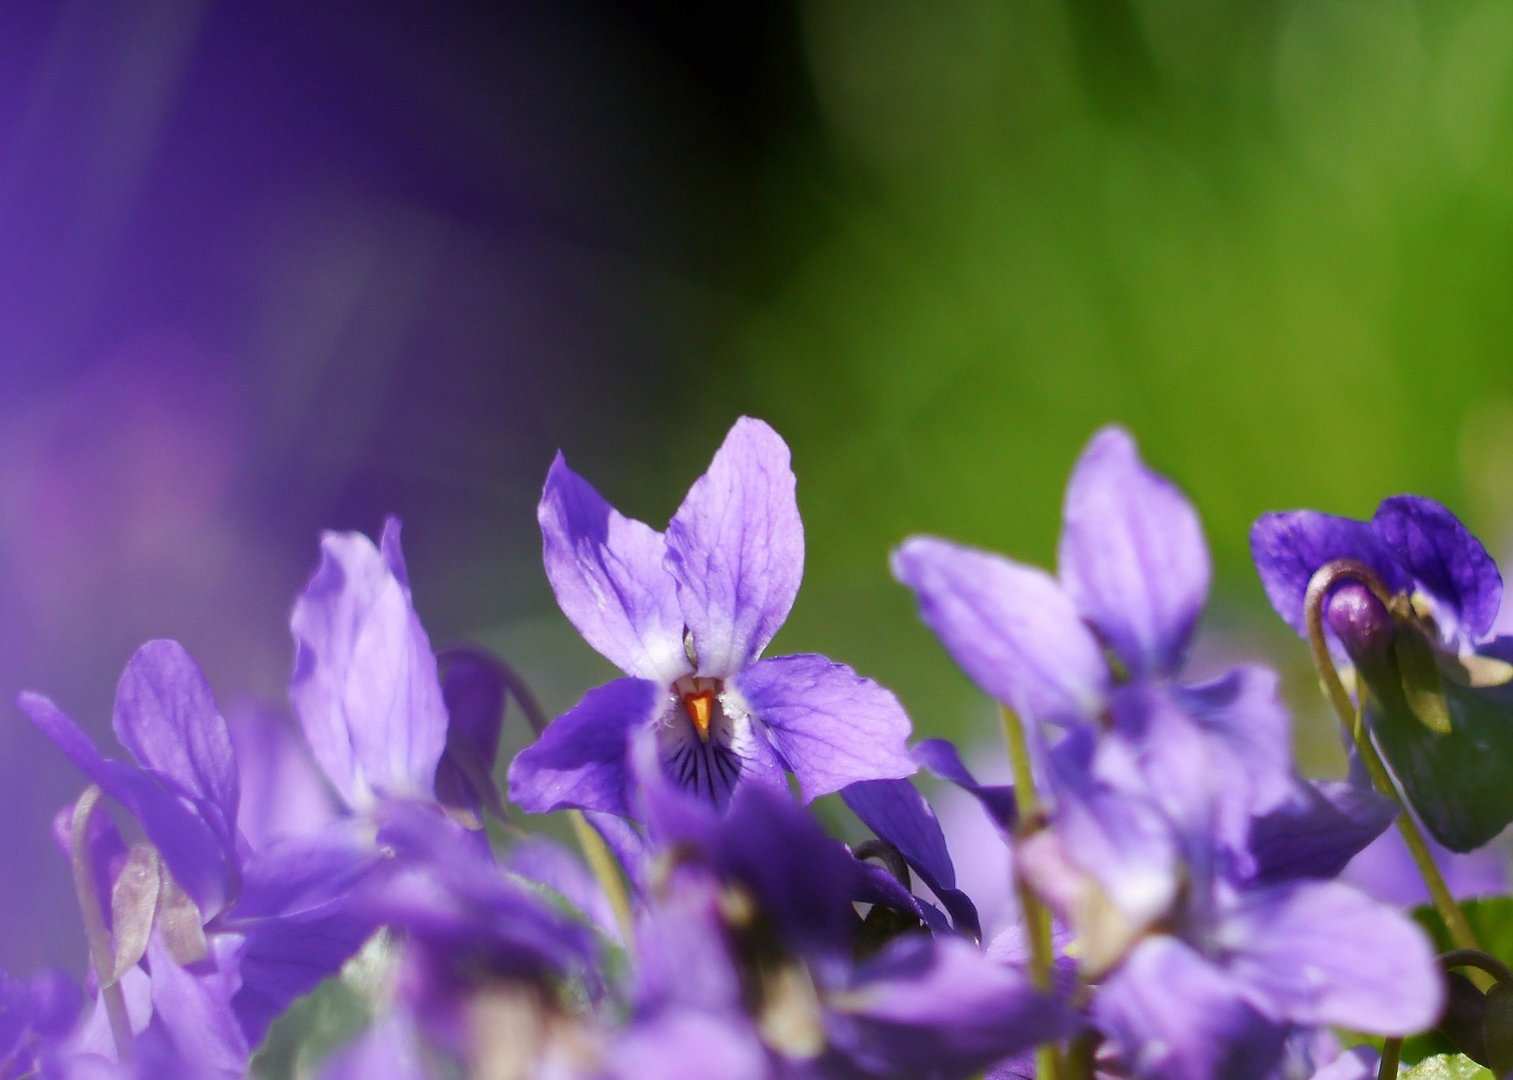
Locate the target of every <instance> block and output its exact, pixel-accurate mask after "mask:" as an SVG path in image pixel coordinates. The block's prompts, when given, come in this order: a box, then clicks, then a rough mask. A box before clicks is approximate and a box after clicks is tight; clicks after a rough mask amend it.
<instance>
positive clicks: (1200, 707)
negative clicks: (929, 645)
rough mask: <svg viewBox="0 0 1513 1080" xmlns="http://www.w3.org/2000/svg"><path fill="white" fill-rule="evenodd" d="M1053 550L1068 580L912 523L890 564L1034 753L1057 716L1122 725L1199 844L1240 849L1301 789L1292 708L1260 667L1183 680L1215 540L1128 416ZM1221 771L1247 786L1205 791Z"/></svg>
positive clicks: (1075, 494) (1093, 445) (1090, 462)
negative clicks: (1012, 715)
mask: <svg viewBox="0 0 1513 1080" xmlns="http://www.w3.org/2000/svg"><path fill="white" fill-rule="evenodd" d="M1058 561H1059V563H1060V567H1061V573H1060V579H1059V580H1058V579H1056V578H1052V577H1051V576H1050V575H1049V574H1047V573H1045V572H1044V571H1043V570H1039V569H1037V568H1034V567H1029V566H1024V565H1022V564H1020V563H1017V562H1014V561H1012V560H1009V559H1007V558H1004V557H1002V556H999V555H994V554H990V553H988V552H985V551H978V550H975V549H972V548H967V547H963V546H960V545H957V544H953V543H950V542H948V541H945V540H938V539H934V538H930V537H915V538H912V539H910V540H907V541H905V543H904V544H903V545H902V546H901V547H900V548H899V549H898V550H897V551H895V552H894V555H893V571H894V574H895V576H896V577H897V578H898V579H899V580H900V581H902V582H903V583H904V584H905V585H907V586H909V587H910V588H911V589H912V590H913V591H914V593H915V595H916V596H917V597H918V599H919V605H920V613H921V616H922V617H923V619H924V621H925V623H926V624H927V625H928V626H929V627H930V628H931V629H932V630H934V631H935V634H936V636H937V637H938V638H939V639H940V640H941V642H942V644H944V645H945V647H946V649H947V651H948V652H949V653H950V654H951V656H952V657H953V658H954V659H955V660H956V662H957V663H958V664H959V665H960V666H961V667H962V669H963V670H964V671H966V673H967V674H968V675H969V676H970V677H971V678H972V680H973V681H974V682H975V683H977V685H978V686H979V687H981V688H982V689H983V690H984V691H986V692H987V693H988V694H989V695H990V696H991V697H993V698H994V699H995V700H997V701H1000V702H1003V703H1004V704H1006V705H1007V706H1009V707H1010V708H1012V709H1013V710H1015V711H1016V712H1017V713H1018V714H1019V715H1020V716H1022V717H1023V718H1024V719H1025V720H1026V721H1028V731H1029V733H1030V735H1031V744H1032V745H1031V751H1032V757H1042V756H1043V754H1044V748H1045V744H1046V741H1047V740H1048V739H1049V738H1050V735H1049V732H1050V731H1055V730H1063V731H1076V730H1089V729H1100V728H1101V727H1103V726H1104V725H1108V726H1111V727H1115V728H1120V729H1123V730H1125V731H1126V733H1127V734H1128V735H1129V736H1130V738H1129V739H1128V740H1127V742H1126V745H1127V746H1129V747H1130V748H1131V753H1130V755H1129V756H1128V757H1127V758H1126V759H1125V760H1123V761H1122V762H1119V763H1118V764H1119V766H1120V767H1121V768H1123V769H1124V770H1125V771H1126V772H1127V773H1128V774H1130V775H1131V776H1140V777H1143V778H1144V781H1145V782H1149V784H1150V788H1151V790H1153V791H1156V792H1158V793H1159V797H1160V798H1161V799H1162V800H1163V801H1164V803H1165V806H1164V810H1165V811H1166V812H1167V813H1168V814H1170V815H1172V816H1173V818H1174V820H1179V821H1180V822H1181V824H1182V825H1183V826H1184V828H1185V829H1186V830H1187V832H1188V833H1189V834H1190V840H1191V844H1190V845H1189V846H1195V847H1199V848H1202V847H1204V846H1206V845H1207V844H1208V843H1209V842H1210V838H1211V837H1217V838H1218V839H1219V841H1220V842H1221V843H1222V845H1223V846H1224V847H1226V848H1228V849H1229V850H1231V851H1233V852H1243V851H1244V849H1245V846H1246V840H1247V836H1248V831H1249V824H1250V818H1251V816H1252V815H1258V814H1264V813H1267V812H1271V811H1276V810H1280V809H1281V808H1283V807H1286V806H1287V805H1288V804H1289V803H1291V802H1293V801H1295V800H1298V799H1300V798H1303V797H1305V794H1304V792H1303V785H1302V783H1301V781H1300V780H1299V779H1298V778H1297V777H1296V775H1295V774H1294V772H1293V770H1292V759H1291V747H1290V741H1289V740H1290V736H1289V731H1288V718H1287V714H1286V712H1285V711H1284V710H1283V709H1282V708H1281V706H1280V705H1279V704H1278V702H1277V701H1276V694H1275V690H1276V677H1275V676H1274V675H1272V674H1271V673H1270V672H1268V671H1266V670H1264V669H1262V668H1259V667H1251V666H1245V667H1239V668H1235V669H1234V670H1232V671H1230V672H1229V673H1227V674H1226V675H1224V676H1221V677H1220V678H1218V679H1215V680H1212V681H1210V682H1208V683H1205V684H1202V685H1198V686H1184V685H1180V684H1178V683H1176V682H1175V678H1176V675H1177V673H1178V672H1179V671H1180V669H1181V666H1182V661H1183V658H1184V657H1185V656H1186V653H1187V651H1188V648H1189V645H1190V641H1191V637H1192V632H1193V628H1194V626H1195V625H1196V623H1197V621H1198V616H1199V613H1200V611H1201V609H1202V605H1203V602H1204V599H1205V598H1206V596H1207V592H1208V581H1209V560H1208V549H1207V547H1206V545H1205V544H1204V541H1203V533H1202V529H1201V527H1200V525H1199V523H1198V517H1197V514H1196V512H1195V511H1194V510H1193V508H1192V506H1191V505H1190V504H1189V503H1188V502H1187V500H1186V498H1184V497H1183V495H1182V494H1181V492H1179V491H1178V490H1177V488H1176V487H1175V486H1174V485H1173V484H1172V483H1171V482H1170V481H1168V480H1167V479H1165V478H1164V477H1162V476H1159V475H1157V474H1156V473H1154V472H1152V471H1151V470H1150V469H1149V468H1147V467H1146V466H1145V464H1144V462H1142V461H1141V460H1140V457H1139V454H1138V452H1137V450H1136V448H1135V444H1134V440H1133V439H1131V438H1130V436H1129V435H1128V433H1126V432H1125V431H1123V430H1121V429H1119V428H1105V429H1104V430H1102V431H1100V432H1099V433H1098V434H1097V435H1096V436H1094V438H1093V439H1092V441H1091V442H1090V443H1089V444H1088V446H1087V448H1086V449H1085V450H1084V451H1083V453H1082V456H1081V457H1080V458H1079V460H1078V462H1077V466H1076V468H1075V469H1074V471H1073V473H1072V478H1071V481H1070V483H1069V484H1068V486H1067V494H1066V502H1065V506H1064V510H1063V528H1062V534H1061V543H1060V548H1059V555H1058ZM1157 727H1159V728H1160V729H1161V730H1159V731H1157V730H1155V728H1157ZM1111 764H1112V759H1111ZM1219 787H1224V788H1226V789H1227V790H1228V791H1229V792H1230V794H1232V795H1233V794H1235V793H1243V797H1241V798H1238V799H1235V798H1230V799H1226V800H1225V801H1224V802H1223V803H1222V804H1220V803H1215V802H1213V801H1212V800H1211V799H1207V798H1205V797H1203V792H1204V791H1207V790H1210V789H1217V788H1219ZM1220 812H1223V813H1224V814H1225V815H1226V818H1225V820H1215V819H1214V815H1215V814H1218V813H1220ZM1373 835H1374V834H1373ZM1368 839H1369V837H1367V838H1365V839H1363V840H1362V841H1361V843H1362V844H1364V843H1365V842H1366V840H1368Z"/></svg>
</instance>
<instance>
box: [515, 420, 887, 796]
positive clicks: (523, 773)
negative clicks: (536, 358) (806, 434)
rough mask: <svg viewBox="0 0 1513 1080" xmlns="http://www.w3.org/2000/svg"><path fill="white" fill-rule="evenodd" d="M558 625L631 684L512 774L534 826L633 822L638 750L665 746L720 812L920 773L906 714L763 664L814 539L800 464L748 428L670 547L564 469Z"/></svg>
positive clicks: (551, 498) (592, 695) (821, 663)
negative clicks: (613, 818)
mask: <svg viewBox="0 0 1513 1080" xmlns="http://www.w3.org/2000/svg"><path fill="white" fill-rule="evenodd" d="M538 517H539V519H540V522H541V532H542V537H543V540H544V554H545V563H546V573H547V577H548V579H549V580H550V581H551V584H552V589H553V590H554V591H555V593H556V595H557V602H558V604H559V605H560V606H561V607H562V611H563V613H564V614H565V615H566V616H567V617H568V619H569V620H570V621H571V622H572V623H573V625H574V626H576V627H577V628H578V631H579V632H580V633H581V634H582V635H583V637H584V639H585V640H587V641H588V643H589V644H590V645H592V646H593V647H594V648H595V649H597V650H598V651H599V652H600V653H602V654H603V655H604V656H605V657H606V658H607V659H608V660H610V661H611V662H612V663H614V664H615V665H616V666H618V667H619V668H620V669H621V670H622V671H624V672H625V674H626V676H627V677H626V678H623V679H619V680H617V681H615V682H612V683H609V684H608V685H606V686H602V687H600V688H599V689H597V690H592V691H590V692H589V693H588V694H587V696H585V697H584V698H583V700H582V701H581V702H579V704H578V705H577V706H575V707H574V708H573V709H571V710H569V711H568V712H567V713H565V714H564V715H562V716H561V717H559V718H558V719H557V720H556V721H555V722H554V723H552V724H551V725H550V726H549V727H548V728H547V730H546V732H545V733H544V734H543V735H542V736H541V738H540V739H539V740H538V741H537V742H536V744H535V745H533V746H531V747H528V748H527V749H525V750H524V751H522V752H521V753H520V754H519V755H518V756H517V757H516V758H515V761H514V763H513V764H512V765H511V767H510V793H511V796H512V797H513V798H514V800H515V801H516V802H518V803H519V804H520V805H521V806H522V807H524V808H525V809H526V810H528V811H531V812H534V813H545V812H548V811H551V810H557V809H560V808H563V807H578V808H581V809H586V810H603V811H608V812H610V813H613V814H619V815H623V816H632V798H631V792H630V783H629V780H630V770H629V767H628V764H627V757H626V754H627V747H628V745H629V742H630V741H631V739H632V738H633V736H634V735H635V734H636V733H637V732H640V731H643V730H647V729H651V730H654V731H655V732H656V734H657V739H658V745H659V749H660V757H661V760H662V764H663V768H664V769H665V770H666V772H667V774H668V775H669V776H670V777H672V778H674V779H675V781H676V782H677V783H678V784H680V785H681V786H682V787H684V788H686V789H687V790H689V791H697V792H699V793H700V794H701V795H702V796H703V797H704V798H706V799H707V800H708V801H710V802H711V803H714V804H715V805H717V806H724V805H725V804H726V803H727V802H728V801H729V799H730V797H731V795H732V793H733V792H734V791H736V790H737V789H738V788H739V787H740V786H742V785H743V784H744V783H745V782H748V781H753V782H756V783H763V784H768V785H770V786H775V787H777V786H782V785H783V783H784V781H783V771H784V770H788V771H790V772H792V773H793V774H794V775H795V776H797V777H798V781H799V787H800V788H801V789H802V791H803V794H804V797H805V798H806V799H813V798H815V797H817V796H820V795H824V794H827V793H829V792H832V791H836V790H839V789H840V788H842V787H844V786H846V785H847V784H849V783H852V782H853V781H857V780H871V779H880V778H885V777H901V776H907V775H909V774H911V773H913V772H914V771H915V769H916V766H915V763H914V761H913V759H912V758H910V756H909V754H908V751H907V748H906V745H905V743H906V741H907V739H908V735H909V720H908V717H907V716H906V715H905V714H904V711H903V709H902V708H901V707H900V706H899V704H898V701H897V700H896V699H895V698H894V696H893V695H892V694H891V693H889V692H888V691H887V690H885V689H883V688H882V687H881V686H879V685H878V684H877V683H875V682H872V681H871V680H870V679H864V678H862V677H861V676H859V675H857V674H856V673H855V672H854V671H852V670H851V669H850V668H848V667H846V666H845V665H843V664H837V663H835V662H833V661H831V660H828V659H826V658H825V657H823V656H816V655H812V654H805V655H798V656H781V657H774V658H769V659H765V660H764V659H759V657H760V656H761V653H762V650H763V649H764V648H765V647H766V646H767V643H768V642H769V641H770V640H771V639H772V636H773V634H774V633H776V631H777V629H778V627H779V626H781V625H782V623H783V620H784V619H786V618H787V616H788V611H789V609H790V608H791V607H792V606H793V600H794V597H795V595H796V594H797V592H798V587H799V579H800V577H801V576H802V574H803V562H804V534H803V527H802V525H801V523H800V521H799V514H798V505H797V503H796V501H795V499H794V477H793V472H792V470H791V469H790V467H789V460H788V448H787V446H786V445H784V443H783V440H782V439H781V438H779V436H778V435H777V433H776V432H774V431H773V430H772V429H771V428H770V427H768V426H767V425H766V424H764V423H762V422H761V421H760V420H753V419H750V418H742V419H740V420H738V421H736V424H735V426H734V427H732V428H731V430H730V433H729V435H727V436H726V438H725V442H724V444H723V445H722V446H721V447H720V449H719V450H718V451H717V452H716V454H715V456H714V460H713V461H712V462H711V463H710V466H709V470H708V471H707V472H706V473H705V474H704V475H703V476H701V477H700V478H699V479H698V480H697V481H696V482H695V483H694V485H693V487H692V488H691V489H690V490H689V492H688V495H687V497H686V498H685V499H684V500H683V505H682V506H680V507H679V508H678V511H677V513H675V514H674V515H673V517H672V521H671V523H670V524H669V525H668V528H667V531H666V533H665V534H664V533H660V532H657V531H656V530H654V529H652V528H650V527H649V526H647V525H644V524H642V523H641V522H639V521H635V520H633V519H631V518H627V517H623V516H622V515H620V514H619V513H617V512H616V511H615V510H614V508H613V507H611V506H610V505H609V504H608V503H607V502H605V501H604V499H603V498H602V497H601V496H600V495H599V493H598V492H597V491H595V490H594V489H593V487H591V486H590V485H589V483H588V482H587V481H585V480H583V479H582V478H581V477H579V476H578V475H577V474H575V473H574V472H573V471H572V470H571V469H569V468H568V467H567V463H566V462H565V461H564V460H563V459H562V457H561V455H558V457H557V460H556V461H555V462H554V463H553V464H552V468H551V472H550V473H549V474H548V476H547V480H546V490H545V492H544V493H543V495H542V498H541V505H540V509H539V511H538Z"/></svg>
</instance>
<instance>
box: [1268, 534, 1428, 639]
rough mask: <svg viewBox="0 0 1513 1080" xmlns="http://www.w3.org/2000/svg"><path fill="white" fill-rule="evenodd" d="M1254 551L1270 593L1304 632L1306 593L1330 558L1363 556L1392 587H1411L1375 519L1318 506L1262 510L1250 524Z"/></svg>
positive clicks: (1292, 623)
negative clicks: (1359, 518) (1379, 533)
mask: <svg viewBox="0 0 1513 1080" xmlns="http://www.w3.org/2000/svg"><path fill="white" fill-rule="evenodd" d="M1250 554H1251V557H1252V558H1253V559H1254V560H1255V564H1256V572H1257V573H1258V574H1260V575H1261V585H1262V587H1263V588H1265V590H1266V599H1268V600H1270V601H1271V606H1272V607H1273V608H1274V609H1276V613H1277V614H1278V615H1280V616H1281V617H1282V620H1283V621H1284V622H1286V623H1287V625H1288V626H1290V627H1292V628H1293V629H1294V630H1296V631H1297V632H1298V633H1300V634H1306V633H1307V632H1308V629H1307V627H1306V626H1305V625H1304V619H1303V595H1304V594H1305V593H1306V592H1307V591H1308V582H1309V580H1310V579H1311V578H1312V577H1313V575H1314V573H1315V572H1316V571H1317V570H1318V569H1319V568H1320V567H1321V566H1323V565H1324V564H1325V563H1329V562H1333V561H1334V560H1336V559H1358V560H1360V561H1361V562H1363V563H1365V564H1366V565H1367V566H1369V567H1370V568H1371V569H1372V570H1374V571H1375V572H1376V574H1377V576H1378V577H1379V578H1381V579H1382V584H1383V585H1385V586H1386V587H1387V591H1388V592H1389V593H1400V592H1406V591H1407V589H1408V587H1409V586H1410V585H1411V582H1410V581H1409V579H1408V575H1407V573H1406V572H1405V571H1404V570H1403V568H1402V567H1401V566H1400V565H1399V564H1398V561H1397V559H1396V558H1394V557H1393V555H1392V553H1391V552H1390V551H1388V550H1387V547H1386V546H1385V545H1384V544H1383V543H1382V541H1381V539H1380V538H1379V537H1378V536H1377V533H1376V531H1375V530H1374V529H1373V528H1372V527H1371V525H1369V524H1367V523H1366V522H1364V521H1356V520H1355V519H1353V518H1344V517H1335V516H1334V515H1333V514H1320V513H1318V512H1317V511H1314V510H1284V511H1282V512H1280V513H1274V514H1262V515H1261V517H1259V518H1258V519H1257V520H1256V523H1255V524H1254V525H1252V526H1251V529H1250Z"/></svg>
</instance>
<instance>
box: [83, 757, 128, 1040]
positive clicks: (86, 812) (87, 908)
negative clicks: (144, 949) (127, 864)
mask: <svg viewBox="0 0 1513 1080" xmlns="http://www.w3.org/2000/svg"><path fill="white" fill-rule="evenodd" d="M100 798H101V793H100V789H99V788H98V787H97V786H95V785H94V784H91V785H90V786H89V787H87V788H85V789H84V794H82V795H80V796H79V801H78V802H76V803H74V813H73V820H72V822H71V823H70V826H69V837H68V846H69V856H70V858H71V861H72V863H73V876H74V892H75V894H76V895H77V896H78V898H79V914H80V916H81V917H82V919H83V921H84V936H85V937H86V938H87V939H88V941H89V962H90V964H91V965H92V966H93V967H94V969H95V981H96V982H98V983H99V984H100V1000H102V1001H103V1002H104V1003H105V1015H106V1017H107V1018H108V1019H109V1021H110V1034H111V1038H113V1039H114V1040H115V1043H116V1054H117V1056H118V1057H119V1058H120V1060H121V1061H123V1062H127V1061H130V1060H131V1018H130V1017H129V1016H128V1014H127V1012H126V995H125V994H123V993H122V992H121V984H120V982H119V981H118V980H117V979H116V978H115V967H116V956H115V945H114V943H113V942H112V941H111V937H110V930H109V929H108V928H107V927H106V926H105V912H104V910H103V909H102V908H101V907H100V894H99V893H98V892H97V891H96V888H97V887H96V883H95V874H94V867H93V866H91V865H90V860H89V822H90V820H91V819H92V818H93V817H94V814H95V808H96V807H98V806H99V805H100Z"/></svg>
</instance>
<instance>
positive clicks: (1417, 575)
mask: <svg viewBox="0 0 1513 1080" xmlns="http://www.w3.org/2000/svg"><path fill="white" fill-rule="evenodd" d="M1371 527H1372V528H1373V529H1375V530H1376V532H1377V535H1378V536H1380V537H1381V539H1382V542H1383V543H1384V544H1386V545H1387V548H1388V550H1389V551H1391V552H1392V554H1393V555H1394V556H1396V557H1397V559H1398V561H1399V562H1401V563H1402V564H1403V566H1405V567H1406V568H1407V570H1408V572H1409V573H1410V574H1412V575H1413V577H1414V579H1415V581H1416V582H1417V583H1418V584H1419V585H1422V586H1423V587H1424V588H1425V589H1426V590H1427V591H1428V592H1429V593H1431V594H1432V595H1433V596H1434V597H1435V599H1437V600H1439V601H1440V602H1441V603H1442V604H1445V605H1447V606H1448V608H1449V610H1450V613H1451V614H1453V616H1454V618H1453V620H1452V621H1453V623H1454V625H1452V626H1449V627H1447V629H1449V630H1450V631H1451V632H1452V633H1453V632H1454V631H1455V629H1456V628H1457V627H1459V628H1460V629H1462V630H1463V631H1464V632H1465V633H1466V635H1467V636H1469V637H1471V638H1480V637H1483V636H1485V635H1486V633H1487V632H1488V631H1489V630H1491V629H1492V623H1493V620H1495V619H1496V618H1497V609H1498V607H1499V605H1501V603H1502V574H1500V573H1498V570H1497V564H1496V563H1495V562H1493V561H1492V556H1490V555H1488V554H1487V549H1486V548H1484V547H1482V545H1481V541H1480V540H1478V539H1477V538H1476V537H1474V536H1472V535H1471V530H1469V529H1467V528H1466V527H1465V526H1464V525H1462V524H1461V523H1460V519H1459V518H1457V517H1456V516H1455V515H1454V514H1452V513H1450V511H1449V510H1446V509H1445V508H1444V507H1443V506H1441V505H1440V504H1439V503H1437V502H1435V501H1434V500H1433V499H1425V498H1422V497H1421V496H1418V495H1398V496H1396V497H1394V498H1391V499H1386V500H1383V502H1382V505H1380V506H1378V507H1377V508H1376V513H1375V514H1374V515H1373V516H1372V518H1371ZM1444 614H1445V613H1444V612H1441V613H1440V615H1441V618H1442V620H1443V616H1444Z"/></svg>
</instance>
